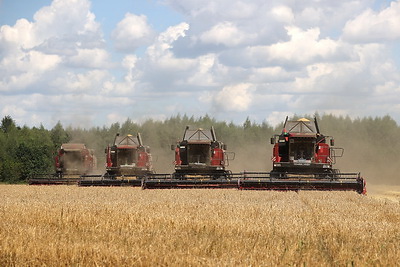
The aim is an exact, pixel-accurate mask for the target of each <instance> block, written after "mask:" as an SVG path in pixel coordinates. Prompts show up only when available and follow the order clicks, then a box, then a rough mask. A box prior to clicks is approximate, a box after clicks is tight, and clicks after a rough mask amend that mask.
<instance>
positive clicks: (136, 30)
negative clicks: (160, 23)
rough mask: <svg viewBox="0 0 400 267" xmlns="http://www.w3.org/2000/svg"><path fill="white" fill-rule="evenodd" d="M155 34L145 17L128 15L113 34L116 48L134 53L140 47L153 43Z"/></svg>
mask: <svg viewBox="0 0 400 267" xmlns="http://www.w3.org/2000/svg"><path fill="white" fill-rule="evenodd" d="M154 36H155V33H154V31H153V29H152V28H151V26H150V25H149V24H148V23H147V17H146V16H144V15H139V16H138V15H135V14H131V13H126V14H125V18H124V19H123V20H122V21H120V22H119V23H118V25H117V27H116V28H115V30H114V31H113V32H112V38H113V39H114V42H115V47H116V48H117V49H118V50H121V51H124V52H134V51H135V50H136V49H137V48H138V47H140V46H143V45H149V44H151V42H152V41H153V39H154Z"/></svg>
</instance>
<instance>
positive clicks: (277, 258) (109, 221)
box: [0, 185, 400, 266]
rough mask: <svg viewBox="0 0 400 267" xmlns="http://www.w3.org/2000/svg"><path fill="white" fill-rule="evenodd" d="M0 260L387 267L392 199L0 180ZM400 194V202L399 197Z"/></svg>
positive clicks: (399, 244)
mask: <svg viewBox="0 0 400 267" xmlns="http://www.w3.org/2000/svg"><path fill="white" fill-rule="evenodd" d="M0 196H1V200H0V215H1V224H0V265H1V266H15V265H17V266H28V265H29V266H35V265H41V266H54V265H58V266H59V265H68V266H70V265H77V266H87V265H100V266H102V265H107V266H110V265H112V266H127V265H129V266H131V265H139V266H150V265H166V266H177V265H217V266H221V265H222V266H226V265H229V266H233V265H242V266H260V265H263V266H271V265H396V264H398V262H397V261H398V259H399V258H400V254H399V251H400V204H399V201H386V200H377V199H374V198H371V197H368V196H361V195H358V194H356V193H345V192H300V193H295V192H269V191H263V192H262V191H237V190H141V189H138V188H123V187H118V188H117V187H114V188H80V187H76V186H25V185H0ZM398 200H400V198H399V199H398Z"/></svg>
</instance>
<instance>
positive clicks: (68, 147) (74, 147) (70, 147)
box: [61, 143, 86, 151]
mask: <svg viewBox="0 0 400 267" xmlns="http://www.w3.org/2000/svg"><path fill="white" fill-rule="evenodd" d="M61 149H63V150H64V151H81V150H84V149H86V146H85V144H77V143H66V144H62V145H61Z"/></svg>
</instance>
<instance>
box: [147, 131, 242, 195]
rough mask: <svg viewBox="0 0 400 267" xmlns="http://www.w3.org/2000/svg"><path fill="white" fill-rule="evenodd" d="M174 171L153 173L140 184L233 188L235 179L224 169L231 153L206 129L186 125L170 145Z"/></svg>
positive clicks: (169, 186)
mask: <svg viewBox="0 0 400 267" xmlns="http://www.w3.org/2000/svg"><path fill="white" fill-rule="evenodd" d="M171 148H172V150H174V151H175V162H174V163H175V172H174V173H173V174H172V175H171V174H157V175H153V176H150V177H148V178H147V179H146V180H144V183H143V188H233V187H234V188H236V187H237V180H235V179H232V178H233V174H232V173H231V172H230V171H229V170H227V169H226V167H227V166H228V165H229V160H230V159H231V160H232V159H233V158H234V154H233V153H229V155H230V156H231V158H229V157H228V153H227V152H226V145H225V144H224V143H222V142H221V141H218V140H217V138H216V135H215V131H214V128H213V127H211V129H210V130H203V129H201V128H199V129H195V130H192V129H189V127H186V129H185V132H184V135H183V138H182V140H181V141H179V142H178V143H177V145H173V146H172V147H171Z"/></svg>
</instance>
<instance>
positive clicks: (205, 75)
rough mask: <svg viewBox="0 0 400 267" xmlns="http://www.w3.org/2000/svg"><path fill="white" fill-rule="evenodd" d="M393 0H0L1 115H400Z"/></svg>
mask: <svg viewBox="0 0 400 267" xmlns="http://www.w3.org/2000/svg"><path fill="white" fill-rule="evenodd" d="M399 68H400V0H399V1H389V0H386V1H385V0H380V1H378V0H335V1H331V0H312V1H310V0H294V1H293V0H140V1H139V0H114V1H103V0H92V1H89V0H53V1H51V0H0V116H1V117H4V116H7V115H10V116H11V117H12V118H13V119H14V120H15V121H16V123H17V124H18V125H27V126H30V127H32V126H39V125H40V124H42V125H43V126H44V127H46V128H49V129H50V128H52V127H54V125H55V124H56V123H57V122H58V121H60V122H61V123H62V124H63V125H65V126H70V125H71V126H74V127H83V128H89V127H96V126H104V125H106V126H108V125H111V124H112V123H115V122H120V123H123V122H124V121H126V119H127V118H130V119H131V120H132V121H134V122H138V123H140V122H143V121H145V120H147V119H154V120H164V119H167V118H169V117H171V116H175V115H177V114H180V115H184V114H186V115H188V116H194V117H200V116H204V115H206V114H208V115H209V116H211V117H214V118H216V119H218V120H225V121H227V122H234V123H236V124H242V123H243V122H244V121H245V120H246V118H249V119H250V120H251V121H254V122H256V123H262V122H267V123H269V124H270V125H276V124H277V123H279V122H281V121H283V120H284V119H285V117H286V116H287V115H288V116H291V115H294V114H297V115H304V114H308V115H312V114H315V113H316V112H318V113H319V114H333V115H336V116H350V117H351V118H362V117H367V116H371V117H376V116H385V115H390V116H391V117H392V118H393V119H394V120H396V122H397V123H398V124H400V72H399Z"/></svg>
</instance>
